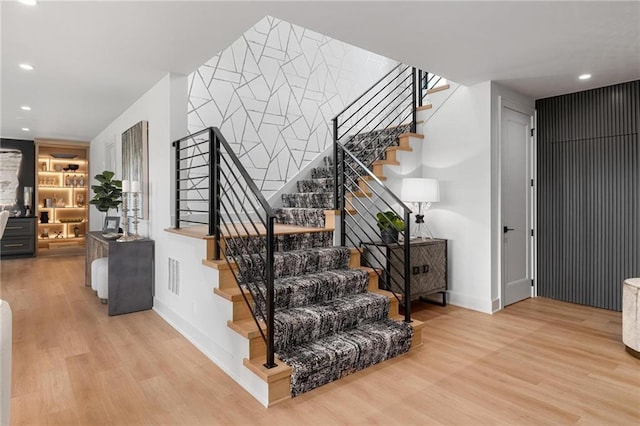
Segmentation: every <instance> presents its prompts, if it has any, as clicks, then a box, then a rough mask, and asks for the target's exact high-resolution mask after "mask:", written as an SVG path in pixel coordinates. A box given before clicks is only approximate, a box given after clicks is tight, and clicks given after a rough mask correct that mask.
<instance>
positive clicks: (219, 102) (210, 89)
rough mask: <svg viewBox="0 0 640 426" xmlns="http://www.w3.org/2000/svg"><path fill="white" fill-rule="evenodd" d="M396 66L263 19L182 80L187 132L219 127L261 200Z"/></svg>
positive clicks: (321, 148) (322, 143)
mask: <svg viewBox="0 0 640 426" xmlns="http://www.w3.org/2000/svg"><path fill="white" fill-rule="evenodd" d="M397 64H398V62H397V61H393V60H391V59H388V58H385V57H383V56H380V55H376V54H375V53H372V52H369V51H366V50H363V49H360V48H357V47H355V46H351V45H349V44H346V43H343V42H341V41H338V40H334V39H331V38H330V37H327V36H325V35H322V34H319V33H316V32H314V31H310V30H308V29H305V28H302V27H299V26H296V25H293V24H290V23H288V22H285V21H282V20H280V19H277V18H273V17H270V16H267V17H265V18H263V19H262V20H260V21H259V22H258V23H257V24H256V25H255V26H253V27H252V28H250V29H249V30H247V31H246V32H245V33H244V34H243V35H242V37H240V38H239V39H237V40H236V41H235V42H234V43H233V44H232V45H231V46H230V47H228V48H227V49H224V50H223V51H222V52H220V53H219V54H217V55H216V56H214V57H213V58H211V59H210V60H209V61H207V62H206V63H205V64H204V65H202V66H201V67H199V68H198V69H197V70H196V71H195V72H194V73H192V74H190V75H189V89H188V90H189V119H188V120H189V131H190V132H191V133H194V132H196V131H199V130H201V129H203V128H206V127H209V126H215V127H219V128H220V129H221V130H222V133H223V134H224V135H225V138H226V139H227V140H228V141H229V143H230V144H231V145H232V146H233V147H234V149H235V150H236V152H237V153H238V155H239V157H240V158H241V159H242V162H243V165H244V166H245V167H246V168H247V171H248V172H249V174H250V175H251V177H252V178H253V179H254V181H255V182H256V185H257V186H258V188H259V189H260V190H262V193H263V194H264V195H265V197H267V198H269V197H270V196H271V195H272V194H274V193H275V192H276V191H277V190H278V189H280V188H281V187H282V186H283V185H284V184H285V183H286V182H287V181H289V180H290V179H291V178H292V177H293V176H295V175H297V173H298V171H299V170H300V169H302V168H304V167H305V166H306V165H307V164H308V163H309V162H310V161H311V160H313V159H314V158H315V157H316V156H318V155H320V154H321V153H322V152H323V151H324V150H325V148H327V147H328V146H329V145H330V144H331V143H332V142H333V134H332V127H331V119H332V118H333V117H334V116H335V115H336V114H337V113H338V112H340V111H341V110H342V109H343V108H344V107H346V106H347V105H348V104H349V103H351V102H352V101H353V100H354V99H356V98H357V97H358V96H360V95H361V94H362V93H363V92H364V91H365V90H366V89H367V88H369V87H370V86H371V85H372V84H373V83H375V82H376V81H377V80H378V79H379V78H380V77H382V76H383V75H384V74H386V73H387V72H388V71H389V70H391V69H392V68H393V67H394V66H396V65H397ZM396 84H397V83H396ZM372 104H373V103H372Z"/></svg>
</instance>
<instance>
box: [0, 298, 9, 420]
mask: <svg viewBox="0 0 640 426" xmlns="http://www.w3.org/2000/svg"><path fill="white" fill-rule="evenodd" d="M10 408H11V308H10V307H9V304H8V303H7V302H6V301H5V300H2V299H0V425H1V426H8V425H9V414H10V412H9V410H10Z"/></svg>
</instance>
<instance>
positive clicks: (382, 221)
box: [376, 210, 404, 244]
mask: <svg viewBox="0 0 640 426" xmlns="http://www.w3.org/2000/svg"><path fill="white" fill-rule="evenodd" d="M376 218H377V219H378V221H377V223H376V224H377V225H378V228H379V229H380V237H381V238H382V241H384V242H385V243H387V244H393V243H397V242H398V240H399V232H400V231H402V230H403V229H404V220H402V218H401V217H400V216H398V215H397V214H396V213H395V212H393V211H390V210H389V211H386V212H380V213H378V214H377V215H376Z"/></svg>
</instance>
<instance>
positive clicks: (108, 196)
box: [89, 170, 122, 213]
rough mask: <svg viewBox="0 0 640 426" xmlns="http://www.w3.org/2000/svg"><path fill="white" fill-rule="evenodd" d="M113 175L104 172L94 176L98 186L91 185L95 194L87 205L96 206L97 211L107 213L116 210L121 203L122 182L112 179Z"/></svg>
mask: <svg viewBox="0 0 640 426" xmlns="http://www.w3.org/2000/svg"><path fill="white" fill-rule="evenodd" d="M114 175H115V173H113V172H110V171H108V170H105V171H104V172H102V173H100V174H97V175H95V176H94V177H95V179H96V180H97V181H98V182H100V185H91V189H92V190H93V193H94V194H95V195H94V196H93V198H92V199H91V201H89V204H93V205H94V206H96V208H97V209H98V211H100V212H103V213H107V212H108V211H109V210H110V209H116V210H118V206H119V205H120V204H121V203H122V200H121V198H122V181H120V180H116V179H113V176H114Z"/></svg>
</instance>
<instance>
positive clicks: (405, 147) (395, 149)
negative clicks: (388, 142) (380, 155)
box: [386, 145, 413, 152]
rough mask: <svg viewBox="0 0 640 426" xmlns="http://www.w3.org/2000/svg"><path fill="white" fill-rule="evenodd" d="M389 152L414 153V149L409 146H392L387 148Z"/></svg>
mask: <svg viewBox="0 0 640 426" xmlns="http://www.w3.org/2000/svg"><path fill="white" fill-rule="evenodd" d="M386 150H387V151H407V152H413V148H411V147H408V146H398V145H394V146H390V147H388V148H386Z"/></svg>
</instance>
